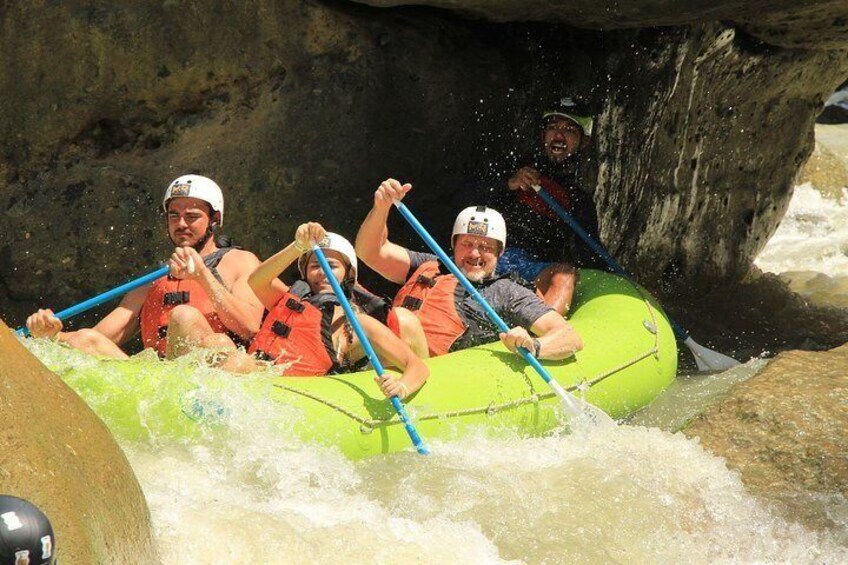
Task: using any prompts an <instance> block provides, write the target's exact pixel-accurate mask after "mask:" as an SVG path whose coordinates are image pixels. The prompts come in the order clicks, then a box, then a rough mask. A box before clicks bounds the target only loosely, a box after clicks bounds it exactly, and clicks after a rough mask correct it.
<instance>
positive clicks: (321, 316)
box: [248, 286, 341, 376]
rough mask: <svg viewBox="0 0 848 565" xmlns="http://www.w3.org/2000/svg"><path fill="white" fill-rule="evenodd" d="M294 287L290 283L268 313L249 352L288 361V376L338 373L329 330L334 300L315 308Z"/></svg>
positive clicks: (285, 362) (282, 361)
mask: <svg viewBox="0 0 848 565" xmlns="http://www.w3.org/2000/svg"><path fill="white" fill-rule="evenodd" d="M295 288H296V287H295V286H292V289H290V290H289V292H286V293H285V294H284V295H283V297H282V298H280V300H279V301H278V302H277V304H275V305H274V308H272V309H271V311H270V312H268V315H267V316H266V317H265V320H264V321H263V322H262V327H261V328H260V330H259V333H257V334H256V335H255V336H254V337H253V341H252V342H251V343H250V347H249V348H248V353H255V354H258V355H259V356H260V357H263V358H265V359H268V360H270V361H273V362H274V363H275V364H277V365H280V364H287V363H291V366H290V367H287V368H286V370H285V373H284V374H287V375H296V376H315V375H326V374H327V373H330V372H338V371H339V370H340V369H341V367H340V365H339V363H338V361H336V354H335V351H334V349H333V331H332V324H333V313H334V311H335V305H336V302H334V301H327V302H325V303H324V304H323V305H322V307H321V308H318V307H316V306H313V305H312V304H310V303H309V302H307V301H306V300H305V299H304V298H303V295H299V293H297V294H296V293H295V292H292V290H295ZM307 288H308V287H307ZM304 294H305V293H304Z"/></svg>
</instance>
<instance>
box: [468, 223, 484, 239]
mask: <svg viewBox="0 0 848 565" xmlns="http://www.w3.org/2000/svg"><path fill="white" fill-rule="evenodd" d="M467 232H468V233H469V234H470V235H482V236H484V237H485V236H487V235H488V234H489V224H488V222H479V221H477V220H469V222H468V229H467Z"/></svg>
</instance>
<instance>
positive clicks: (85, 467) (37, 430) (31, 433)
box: [0, 321, 156, 563]
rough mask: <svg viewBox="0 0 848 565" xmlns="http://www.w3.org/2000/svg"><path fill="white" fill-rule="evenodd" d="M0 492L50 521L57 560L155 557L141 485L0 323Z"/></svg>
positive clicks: (105, 436) (102, 430)
mask: <svg viewBox="0 0 848 565" xmlns="http://www.w3.org/2000/svg"><path fill="white" fill-rule="evenodd" d="M0 422H2V426H0V493H8V494H13V495H16V496H19V497H22V498H25V499H27V500H30V501H32V502H33V503H35V504H36V505H37V506H39V507H40V508H41V509H42V510H43V511H44V513H45V514H46V515H47V517H48V518H49V519H50V521H51V523H52V525H53V529H54V531H55V534H56V547H57V556H58V558H59V561H60V562H61V563H155V562H156V551H155V548H154V544H153V538H152V534H151V530H150V516H149V513H148V510H147V504H146V502H145V500H144V497H143V495H142V492H141V488H140V487H139V484H138V482H137V480H136V478H135V475H134V474H133V472H132V469H131V468H130V466H129V463H128V462H127V459H126V457H125V456H124V453H123V451H121V448H119V447H118V445H117V444H116V443H115V441H114V440H113V439H112V436H111V435H110V433H109V431H108V430H107V429H106V426H105V425H104V424H103V422H102V421H100V419H99V418H98V417H97V416H96V415H95V414H94V412H92V411H91V409H90V408H89V407H88V406H87V405H86V404H85V403H84V402H83V401H82V400H81V399H80V398H79V397H78V396H77V395H76V394H75V393H74V392H73V391H72V390H71V389H70V388H68V387H67V386H66V385H65V384H64V383H63V382H62V381H61V380H60V379H59V377H57V376H56V375H54V374H53V373H51V372H50V371H48V370H47V368H46V367H44V365H42V364H41V362H39V361H38V360H37V359H36V358H35V357H34V356H33V355H32V354H31V353H30V352H29V351H27V350H26V349H25V348H24V347H23V346H21V344H20V343H19V342H18V340H17V339H16V338H15V336H14V334H13V333H12V332H11V331H10V330H9V328H7V327H6V325H5V324H3V322H2V321H0Z"/></svg>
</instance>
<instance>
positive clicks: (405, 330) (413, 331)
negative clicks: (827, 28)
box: [394, 308, 424, 340]
mask: <svg viewBox="0 0 848 565" xmlns="http://www.w3.org/2000/svg"><path fill="white" fill-rule="evenodd" d="M394 313H395V316H396V317H397V326H398V329H399V331H400V337H401V339H404V340H406V339H408V338H413V337H415V336H417V335H418V334H419V333H420V332H423V331H424V328H423V327H422V326H421V320H419V319H418V317H417V316H416V315H415V314H413V313H412V312H411V311H409V310H407V309H406V308H395V309H394Z"/></svg>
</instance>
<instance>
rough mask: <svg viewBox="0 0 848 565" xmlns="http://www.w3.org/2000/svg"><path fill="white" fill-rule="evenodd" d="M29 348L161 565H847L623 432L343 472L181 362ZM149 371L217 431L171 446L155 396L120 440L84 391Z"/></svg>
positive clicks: (691, 456) (166, 397)
mask: <svg viewBox="0 0 848 565" xmlns="http://www.w3.org/2000/svg"><path fill="white" fill-rule="evenodd" d="M27 345H28V346H29V347H30V348H31V349H32V350H33V351H34V352H35V353H36V354H37V355H38V356H39V357H41V358H42V359H43V360H44V361H45V362H46V363H47V364H48V366H50V367H51V368H52V369H53V370H54V371H56V372H57V373H58V374H60V375H61V376H62V377H63V378H64V379H65V380H66V382H68V383H69V384H71V386H72V387H74V388H75V389H76V390H80V391H81V394H82V395H83V397H84V398H85V399H86V401H87V402H88V403H89V404H90V405H92V407H93V408H94V409H95V411H97V412H98V413H99V414H100V415H101V417H103V418H104V420H105V421H106V423H107V425H109V426H110V428H111V429H112V430H113V433H114V434H115V436H116V437H117V438H118V440H119V443H120V444H121V445H122V447H123V448H124V450H125V452H126V453H127V454H128V457H129V459H130V461H131V464H132V466H133V469H134V471H135V473H136V475H137V476H138V478H139V481H140V482H141V485H142V488H143V489H144V493H145V496H146V498H147V501H148V504H149V506H150V510H151V515H152V519H153V525H154V528H155V534H156V538H157V540H158V544H159V547H160V551H161V557H162V559H163V562H166V563H173V562H180V563H183V562H190V563H198V564H204V563H210V564H211V563H231V562H253V563H337V562H351V563H390V562H391V563H396V562H402V563H406V562H416V563H502V562H516V563H539V562H550V563H561V562H565V563H599V562H604V563H606V562H632V563H676V562H684V561H685V562H694V563H722V562H728V563H730V562H733V563H740V562H742V563H751V562H781V563H783V562H787V563H837V562H845V561H846V560H848V549H846V548H845V547H844V546H840V540H839V539H837V538H836V537H835V536H834V534H831V533H821V532H814V531H810V530H808V529H805V528H804V527H802V526H800V525H798V524H793V523H791V522H787V521H786V520H785V519H784V518H782V517H781V516H780V515H779V514H778V513H777V512H773V511H772V510H771V509H770V508H769V507H768V506H767V505H766V503H764V502H762V501H760V500H758V499H756V498H754V497H752V496H751V495H749V494H748V493H747V492H746V491H745V489H744V487H743V485H742V483H741V481H740V478H739V475H738V474H737V473H735V472H732V471H730V470H728V469H727V467H726V465H725V463H724V461H723V460H722V459H721V458H718V457H715V456H713V455H710V454H709V453H707V452H705V451H704V450H703V449H702V448H701V447H700V446H699V445H698V443H697V441H693V440H689V439H687V438H686V437H684V436H683V435H681V434H674V433H670V432H668V431H663V430H661V429H658V428H648V427H641V426H635V425H624V426H619V427H617V428H614V429H609V430H607V429H601V430H598V431H595V432H592V433H583V434H572V435H567V434H553V435H552V436H551V437H546V438H519V437H514V436H507V437H502V438H499V439H492V438H486V437H484V436H483V434H479V435H475V434H472V435H471V436H470V437H467V438H465V439H463V440H461V441H457V442H440V441H438V440H435V439H432V438H431V439H430V440H429V443H430V446H431V448H432V450H433V454H432V455H430V456H427V457H422V456H419V455H417V454H416V453H414V452H413V451H411V450H410V451H408V452H404V453H396V454H391V455H386V456H377V457H373V458H370V459H367V460H365V461H362V462H351V461H349V460H347V459H346V458H345V457H344V456H342V455H341V454H340V453H339V452H338V451H336V450H335V449H331V448H323V447H318V446H316V445H310V444H303V443H301V442H299V441H296V440H292V439H291V437H292V436H291V435H290V434H287V433H286V430H287V429H290V428H291V427H292V426H294V425H296V424H297V422H298V421H299V418H300V417H301V416H300V414H298V413H297V412H294V411H286V410H285V408H281V406H280V405H279V404H276V403H274V402H272V401H270V400H268V399H267V398H265V397H263V396H261V395H259V396H257V395H256V394H249V393H247V392H245V388H244V387H242V386H241V384H240V382H239V381H238V380H236V379H234V378H233V377H232V376H230V375H226V374H224V373H222V372H220V371H216V370H212V369H208V368H204V367H202V366H201V365H200V363H199V362H198V361H197V360H194V359H191V358H185V359H181V360H180V361H178V362H170V363H163V362H160V361H158V360H155V359H152V358H150V359H136V360H134V361H132V362H131V363H132V364H131V365H129V367H131V369H129V370H128V369H127V367H128V365H127V364H125V363H120V362H101V361H96V360H94V359H92V358H90V357H87V356H85V355H83V354H80V353H76V352H70V351H68V350H67V349H65V348H62V347H60V346H57V345H54V344H51V343H47V342H34V341H32V340H27ZM757 369H758V366H757V367H755V366H751V367H748V368H747V370H749V372H753V371H755V370H757ZM744 370H746V369H743V371H744ZM163 373H165V374H168V375H172V376H173V381H174V382H184V381H188V382H189V383H190V387H189V388H191V389H192V394H191V397H192V398H198V397H202V398H203V399H204V402H206V403H207V405H210V406H211V405H214V406H216V407H217V408H218V411H219V412H220V414H221V417H220V418H218V420H217V421H216V422H215V423H214V425H213V426H211V427H209V428H205V429H203V430H202V431H201V433H200V434H194V435H192V434H188V435H182V434H176V436H174V435H172V433H171V432H172V431H171V430H170V428H169V426H168V425H167V422H164V421H159V419H160V416H159V414H161V413H162V410H163V407H165V406H168V405H173V404H175V403H176V404H183V405H185V403H186V402H185V398H179V399H175V398H174V393H173V391H170V390H169V389H168V386H167V385H159V384H157V387H156V390H157V391H158V392H156V393H154V394H146V395H145V396H144V397H143V398H144V399H143V400H142V401H141V402H139V403H138V406H130V407H129V410H128V411H129V412H134V411H137V412H139V413H141V414H142V418H141V421H142V428H143V429H144V430H146V433H144V434H142V435H141V436H140V437H137V438H136V439H129V438H130V437H136V435H135V434H136V432H133V431H132V430H131V426H124V425H122V424H121V420H122V416H121V414H120V413H119V411H117V410H115V409H114V408H113V406H114V395H104V394H101V393H97V390H99V389H102V388H103V387H110V386H114V387H117V388H120V389H121V390H122V391H123V393H124V399H125V400H126V399H131V398H132V397H133V393H134V387H136V386H143V382H144V381H145V379H150V378H153V377H154V376H155V375H161V374H163ZM128 375H130V378H128ZM743 377H744V375H743V374H742V373H739V375H737V377H736V378H743ZM257 378H258V379H261V377H257ZM183 389H185V387H183Z"/></svg>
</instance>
